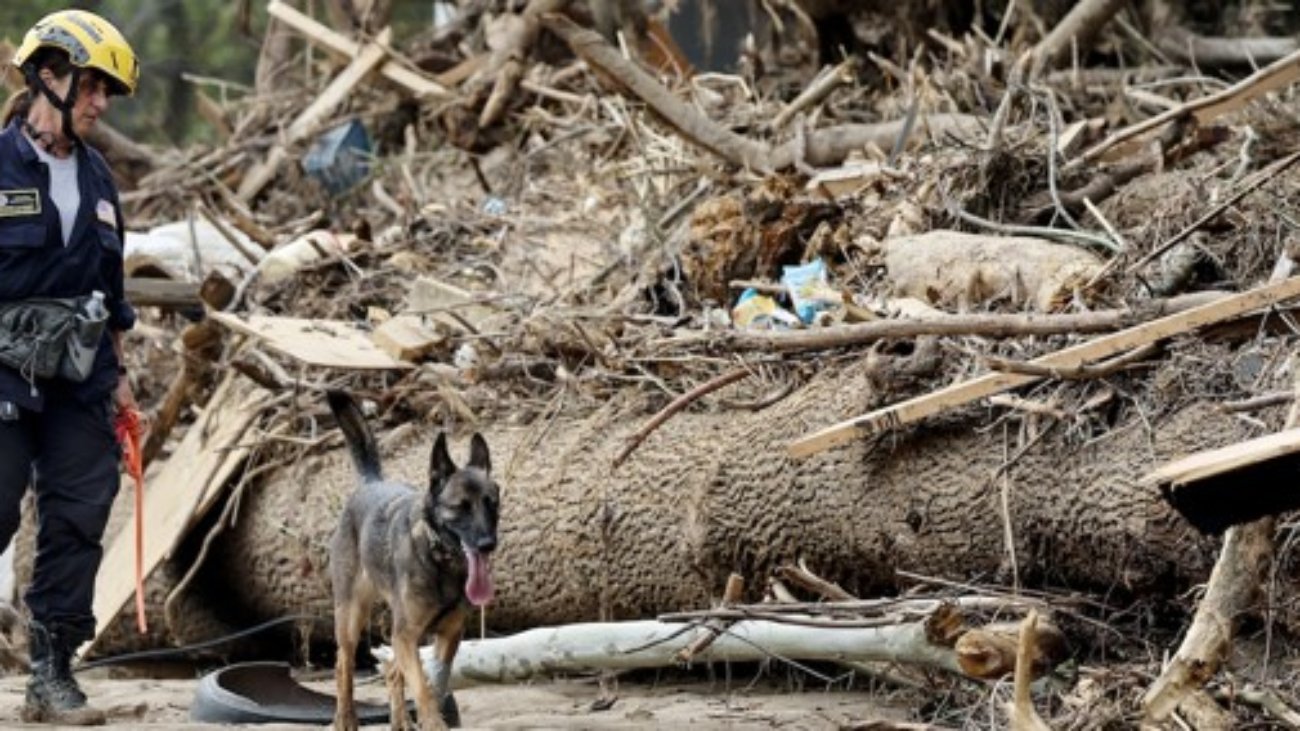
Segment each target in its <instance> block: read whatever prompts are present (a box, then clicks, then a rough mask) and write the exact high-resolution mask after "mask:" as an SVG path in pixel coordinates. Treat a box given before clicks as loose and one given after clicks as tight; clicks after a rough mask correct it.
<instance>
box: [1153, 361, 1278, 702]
mask: <svg viewBox="0 0 1300 731" xmlns="http://www.w3.org/2000/svg"><path fill="white" fill-rule="evenodd" d="M1291 366H1292V369H1293V379H1294V382H1293V386H1292V390H1293V391H1294V392H1295V393H1297V394H1300V371H1295V370H1294V369H1295V368H1296V367H1297V366H1300V359H1297V358H1292V359H1291ZM1298 425H1300V404H1296V403H1293V404H1292V407H1291V410H1290V412H1289V413H1288V414H1287V418H1286V424H1285V426H1286V427H1288V428H1294V427H1296V426H1298ZM1276 528H1277V518H1275V517H1273V516H1268V517H1265V518H1261V519H1259V520H1256V521H1254V522H1251V523H1246V524H1244V525H1237V526H1233V527H1232V528H1229V529H1228V532H1227V533H1226V534H1225V535H1224V538H1223V548H1222V549H1221V550H1220V552H1219V559H1218V561H1216V562H1215V564H1214V570H1213V571H1212V572H1211V573H1210V580H1209V582H1208V583H1207V584H1206V587H1205V595H1204V596H1203V597H1202V598H1201V601H1200V604H1198V605H1197V607H1196V614H1195V616H1193V618H1192V624H1191V626H1190V627H1189V628H1188V630H1187V635H1186V636H1185V637H1184V638H1183V641H1182V644H1180V645H1179V646H1178V651H1177V652H1175V653H1174V657H1173V660H1171V661H1170V662H1169V664H1168V665H1167V666H1166V667H1165V669H1164V671H1163V672H1162V673H1161V674H1160V677H1159V678H1157V679H1156V681H1155V682H1154V683H1152V684H1151V687H1150V689H1148V690H1147V692H1146V695H1144V696H1143V698H1142V706H1143V709H1144V711H1145V714H1146V717H1147V719H1149V720H1151V721H1155V722H1159V721H1161V720H1164V719H1165V718H1168V717H1169V715H1170V714H1171V713H1173V712H1174V710H1175V709H1177V708H1179V707H1181V706H1182V705H1183V704H1184V703H1186V702H1187V701H1188V700H1189V699H1197V700H1199V701H1202V705H1204V703H1203V701H1208V702H1209V703H1210V704H1213V701H1212V700H1210V699H1209V698H1208V696H1206V694H1205V691H1204V690H1202V687H1203V686H1204V685H1205V684H1206V683H1207V682H1209V680H1210V679H1211V678H1213V677H1214V675H1215V673H1217V672H1218V671H1219V667H1220V666H1221V665H1222V664H1223V663H1224V662H1226V661H1227V659H1228V653H1229V651H1230V650H1231V648H1232V635H1233V632H1234V631H1235V628H1236V627H1237V624H1238V619H1239V618H1240V617H1242V616H1243V615H1245V614H1246V613H1248V612H1250V611H1252V610H1253V609H1254V608H1255V603H1256V600H1257V598H1258V597H1259V595H1260V592H1261V588H1262V587H1263V586H1264V585H1265V583H1266V582H1267V580H1268V574H1269V569H1270V568H1271V567H1272V565H1273V560H1274V546H1273V538H1274V533H1275V531H1276ZM1197 700H1194V701H1193V702H1194V703H1195V702H1197Z"/></svg>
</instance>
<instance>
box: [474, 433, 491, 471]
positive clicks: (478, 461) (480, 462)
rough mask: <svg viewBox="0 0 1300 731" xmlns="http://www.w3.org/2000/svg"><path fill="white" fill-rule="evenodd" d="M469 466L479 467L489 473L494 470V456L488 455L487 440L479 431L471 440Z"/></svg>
mask: <svg viewBox="0 0 1300 731" xmlns="http://www.w3.org/2000/svg"><path fill="white" fill-rule="evenodd" d="M469 466H470V467H477V468H479V469H481V470H483V472H484V473H487V474H490V473H491V472H492V457H491V456H489V455H488V445H487V440H486V439H484V438H483V435H482V434H479V433H477V432H476V433H475V434H474V437H473V438H472V439H470V440H469Z"/></svg>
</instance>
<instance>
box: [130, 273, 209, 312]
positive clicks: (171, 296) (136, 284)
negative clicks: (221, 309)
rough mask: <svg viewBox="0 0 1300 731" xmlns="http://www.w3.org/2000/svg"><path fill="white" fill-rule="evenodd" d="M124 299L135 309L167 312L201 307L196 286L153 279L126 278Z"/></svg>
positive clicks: (201, 302)
mask: <svg viewBox="0 0 1300 731" xmlns="http://www.w3.org/2000/svg"><path fill="white" fill-rule="evenodd" d="M126 299H127V301H128V302H130V303H131V304H132V305H134V306H136V307H161V308H163V309H167V310H179V309H183V308H186V307H202V306H203V300H202V299H200V298H199V285H198V284H195V283H194V282H177V281H174V280H171V279H157V278H153V277H127V279H126Z"/></svg>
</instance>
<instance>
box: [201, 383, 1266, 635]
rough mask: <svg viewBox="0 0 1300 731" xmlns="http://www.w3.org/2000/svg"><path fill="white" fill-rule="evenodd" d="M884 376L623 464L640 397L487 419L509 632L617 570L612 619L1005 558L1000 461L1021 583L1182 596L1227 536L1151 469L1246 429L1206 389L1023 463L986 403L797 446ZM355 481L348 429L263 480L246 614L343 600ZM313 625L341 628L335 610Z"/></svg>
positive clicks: (223, 578) (831, 389)
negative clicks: (498, 497)
mask: <svg viewBox="0 0 1300 731" xmlns="http://www.w3.org/2000/svg"><path fill="white" fill-rule="evenodd" d="M872 383H873V379H872V373H871V369H870V367H869V365H868V364H867V363H866V362H865V361H864V362H862V363H859V364H857V365H854V366H853V367H850V368H848V369H847V370H844V371H839V372H837V373H833V374H832V373H827V374H824V375H823V376H822V377H819V378H817V379H815V380H814V381H813V382H812V383H810V384H809V385H807V386H805V387H804V388H802V389H801V390H800V391H798V392H797V393H795V394H793V395H791V396H790V397H789V398H787V399H785V400H784V401H781V402H780V403H778V404H776V405H774V406H771V407H769V408H767V409H765V410H763V411H760V412H757V413H752V414H751V413H743V414H738V413H735V412H728V413H699V412H691V413H683V414H678V415H677V417H676V419H675V420H674V423H673V428H672V429H671V430H660V431H657V432H655V433H654V434H651V435H650V436H649V437H648V438H647V439H646V441H645V443H644V444H642V445H641V448H640V449H639V450H638V451H637V452H636V453H635V454H634V455H632V457H631V458H629V459H628V460H627V462H626V463H624V464H623V465H622V466H621V467H620V468H619V471H618V472H617V473H616V474H611V473H610V470H609V468H608V465H609V463H610V460H611V459H612V458H613V456H614V455H615V454H616V453H617V452H618V450H619V449H620V448H621V447H622V446H623V444H624V439H625V438H626V437H627V436H628V435H629V434H631V433H633V432H634V431H635V429H636V428H637V427H638V426H639V424H640V423H641V421H642V419H643V418H644V415H643V414H642V413H640V412H637V413H635V414H627V415H624V416H617V415H615V414H616V411H617V410H616V409H614V408H610V409H606V410H604V411H603V412H601V414H600V415H597V416H594V417H591V418H589V419H586V420H584V421H568V422H560V423H556V424H554V425H552V427H551V428H550V429H548V430H546V432H545V436H544V437H542V438H541V441H540V442H535V441H534V439H535V437H534V436H533V433H534V430H532V429H528V428H499V429H495V430H489V431H487V432H486V436H487V438H488V440H489V443H490V444H491V446H492V451H493V463H494V464H495V465H497V472H496V474H495V476H496V478H497V479H498V480H499V481H500V483H501V484H502V486H503V488H502V489H503V498H502V514H501V527H500V537H501V547H500V549H499V551H498V553H497V556H496V557H495V559H494V568H495V572H496V580H497V586H498V594H497V602H496V603H495V604H494V605H493V606H492V607H490V608H489V609H488V610H487V615H486V620H487V623H488V624H489V625H490V626H491V627H493V628H494V629H497V630H501V631H509V630H519V629H526V628H531V627H537V626H541V625H551V624H565V623H572V622H581V621H591V620H594V619H597V618H600V617H601V613H600V612H601V609H602V607H601V604H600V597H601V594H602V591H603V588H602V587H603V586H607V587H608V591H607V592H606V593H607V595H608V597H609V598H610V599H611V602H610V606H609V610H610V612H611V615H610V618H611V619H640V618H646V617H652V616H656V615H658V614H660V613H662V612H666V611H674V610H679V609H698V608H700V607H705V606H708V605H709V603H710V599H711V597H712V596H713V594H714V593H715V592H716V591H717V587H719V586H721V585H722V584H723V583H724V582H725V581H726V578H727V577H728V576H729V575H730V574H731V573H733V572H734V573H738V574H740V575H742V576H744V577H746V578H747V580H748V582H747V583H748V584H749V586H751V587H754V586H758V587H761V586H762V585H763V583H764V581H763V580H764V579H765V578H766V577H767V576H769V575H770V574H771V573H772V572H773V571H774V570H775V569H776V568H777V567H779V566H780V565H782V564H784V563H787V562H791V561H795V560H798V559H803V560H804V561H806V563H807V565H808V566H809V568H810V569H812V570H814V571H816V572H817V573H818V575H820V576H823V577H825V578H826V579H827V580H830V581H835V582H836V583H838V584H839V585H840V586H842V587H843V588H844V589H845V590H846V591H848V592H850V593H851V594H854V595H856V596H873V595H876V594H877V593H879V592H886V593H895V591H894V590H895V589H897V588H898V579H897V577H896V575H895V570H896V569H897V568H900V567H901V568H907V569H909V570H912V571H917V572H922V573H925V574H927V575H935V576H943V577H954V578H958V579H964V578H966V577H969V576H983V577H989V576H997V575H998V574H999V571H1001V570H1009V566H1006V565H1004V562H1005V556H1006V547H1005V543H1004V540H1005V539H1004V535H1005V533H1004V528H1003V524H1002V512H1001V507H1000V505H1001V503H1000V499H999V496H1000V490H999V486H1000V481H999V479H995V477H996V476H998V475H999V471H1000V470H1003V469H1004V468H1005V469H1006V471H1007V474H1008V476H1009V479H1010V484H1011V486H1012V487H1011V493H1010V498H1009V513H1010V516H1011V522H1012V532H1013V534H1014V536H1015V544H1016V555H1017V557H1018V566H1019V572H1020V578H1021V581H1022V582H1023V583H1024V584H1026V585H1033V584H1034V583H1036V582H1042V581H1045V580H1048V579H1050V580H1051V582H1052V583H1053V584H1055V585H1061V584H1062V583H1065V584H1069V585H1070V586H1073V587H1075V588H1077V589H1079V590H1083V589H1084V588H1086V587H1094V588H1097V589H1098V590H1102V591H1112V590H1116V591H1128V592H1133V593H1142V594H1147V595H1165V596H1168V595H1171V594H1172V593H1174V592H1177V591H1179V590H1181V589H1183V588H1185V587H1186V586H1188V585H1189V584H1190V583H1192V582H1193V581H1199V580H1201V579H1202V577H1204V576H1205V575H1206V573H1207V572H1208V571H1209V569H1210V567H1211V565H1212V562H1213V558H1214V542H1213V541H1212V540H1209V539H1206V538H1203V537H1200V536H1198V535H1196V534H1195V533H1194V532H1193V531H1192V530H1191V529H1190V528H1189V527H1188V526H1187V525H1186V523H1185V522H1183V521H1182V520H1180V519H1179V517H1178V516H1177V515H1176V514H1174V513H1173V512H1172V511H1171V510H1170V509H1169V508H1168V507H1167V506H1166V505H1165V504H1164V503H1163V502H1162V501H1161V499H1160V497H1159V495H1158V492H1157V491H1156V490H1155V489H1148V488H1144V487H1141V486H1139V485H1138V484H1137V477H1138V476H1140V475H1142V474H1144V473H1146V472H1147V471H1149V470H1150V469H1151V468H1152V467H1153V466H1155V465H1157V464H1161V463H1162V462H1163V461H1165V460H1167V459H1169V458H1172V457H1174V456H1176V455H1180V454H1185V453H1187V452H1191V451H1195V450H1197V449H1199V448H1202V447H1206V446H1219V445H1222V444H1225V443H1228V442H1230V441H1234V440H1237V439H1240V438H1242V437H1243V436H1244V435H1245V434H1246V429H1247V428H1248V427H1246V426H1244V425H1242V424H1240V423H1239V422H1238V421H1237V420H1235V419H1233V418H1232V417H1231V416H1230V415H1225V414H1222V413H1220V412H1219V411H1218V410H1217V409H1215V408H1214V407H1213V405H1212V404H1209V403H1196V404H1193V405H1191V406H1189V407H1187V408H1184V409H1182V410H1180V411H1176V412H1173V413H1167V414H1150V415H1148V419H1149V420H1150V421H1149V424H1150V426H1149V428H1150V429H1151V431H1147V429H1146V428H1144V427H1143V426H1142V425H1141V423H1140V422H1139V423H1136V424H1134V425H1133V426H1131V427H1128V428H1122V429H1116V430H1114V431H1113V432H1111V433H1110V434H1108V435H1106V436H1104V437H1101V438H1098V439H1095V440H1094V441H1091V442H1086V443H1078V442H1071V441H1067V439H1066V438H1065V437H1055V438H1053V437H1052V436H1050V435H1049V436H1048V437H1046V438H1043V439H1042V440H1041V441H1040V442H1039V443H1037V445H1036V446H1035V447H1034V448H1032V449H1028V450H1026V451H1025V453H1024V454H1023V455H1022V456H1020V457H1019V459H1018V461H1016V462H1015V463H1014V464H1012V465H1010V466H1004V463H1003V459H1002V454H1003V453H1004V452H1003V446H1004V445H1003V444H1002V440H1001V437H1000V436H999V435H1000V432H998V430H992V431H995V432H997V433H980V432H979V431H977V430H975V429H973V428H972V427H973V426H975V425H976V424H977V423H981V422H982V420H981V419H979V418H978V416H975V417H972V412H971V411H969V410H966V411H960V412H957V413H953V414H948V415H947V416H945V417H944V419H943V420H942V421H941V422H940V423H938V424H934V425H927V426H926V427H924V428H921V429H917V430H914V431H912V432H910V433H901V434H895V435H893V436H891V437H889V438H887V439H884V440H880V441H877V442H869V441H857V442H852V443H850V444H848V445H846V446H845V447H843V448H840V449H836V450H833V451H830V452H826V453H823V454H820V455H817V456H814V457H812V458H810V459H807V460H803V461H799V462H793V461H791V460H789V459H788V458H787V457H786V456H785V453H784V450H783V447H784V445H785V444H787V443H788V442H789V441H790V440H792V439H794V438H795V437H798V436H800V435H802V434H804V433H805V432H806V431H807V429H809V428H816V427H818V426H820V425H823V424H829V423H833V422H835V421H836V420H838V419H841V418H844V417H845V416H849V415H852V414H856V413H861V412H862V411H863V410H864V409H866V408H869V407H870V406H872V405H874V404H878V403H879V402H880V400H882V399H884V398H887V397H888V398H893V397H895V396H896V394H888V395H886V394H882V393H879V392H875V391H874V389H873V386H872ZM730 388H736V387H735V386H733V387H730ZM726 394H727V390H726V389H724V390H723V391H720V392H719V395H720V397H725V395H726ZM431 441H432V434H417V435H413V436H408V437H407V441H406V442H404V443H400V444H398V445H395V451H392V452H388V453H386V454H385V455H384V460H385V472H386V474H387V475H389V476H390V477H392V478H396V479H403V480H405V481H407V482H410V483H413V484H423V483H424V482H425V480H426V479H427V475H426V470H427V464H428V449H429V444H430V442H431ZM459 441H460V440H456V441H455V442H454V443H456V444H458V443H459ZM462 448H463V447H462ZM355 484H356V479H355V476H354V475H353V473H352V468H351V465H350V464H349V462H348V459H347V456H346V455H345V454H344V453H343V450H341V449H340V450H338V451H337V452H333V453H330V454H327V455H323V456H321V457H319V458H316V459H312V460H309V461H306V462H304V463H302V464H300V465H297V466H292V467H286V468H285V469H284V470H283V472H281V473H280V474H279V475H278V476H276V477H274V478H273V479H271V480H269V481H268V482H267V483H265V484H263V485H262V486H261V487H260V488H259V489H255V490H250V491H248V492H247V493H246V494H245V495H244V496H243V505H242V508H241V514H240V516H239V519H238V522H237V524H236V525H235V526H234V527H233V529H232V530H231V532H230V533H228V534H227V535H226V536H225V537H223V538H222V539H221V540H222V545H221V546H220V547H219V548H220V550H219V553H220V555H219V556H216V557H214V558H216V559H217V562H218V565H217V566H216V567H214V570H215V572H216V575H215V576H214V579H213V581H212V583H213V584H214V585H219V586H239V587H241V595H240V596H239V597H238V598H237V599H238V601H239V602H240V603H241V605H242V606H241V611H243V612H244V613H245V617H246V618H250V619H251V618H255V617H274V616H281V615H283V614H286V613H296V612H304V611H306V612H314V613H318V614H320V615H321V616H329V615H330V613H331V611H332V610H331V607H330V599H329V588H328V579H327V576H326V574H325V572H324V569H325V567H326V565H327V562H328V558H327V548H326V547H327V545H328V543H329V536H330V534H331V532H332V531H333V529H334V525H335V522H336V521H337V516H338V509H339V505H341V504H342V501H343V500H344V499H345V497H346V496H347V495H348V494H349V493H350V492H351V491H352V490H353V489H354V488H355ZM1117 587H1118V588H1117ZM748 598H749V599H755V598H757V597H748ZM227 599H228V600H229V597H227ZM379 614H382V613H379ZM317 632H318V634H317V637H319V638H320V639H321V640H323V641H328V640H329V632H328V628H327V627H326V626H325V625H322V626H321V627H320V628H319V629H318V630H317Z"/></svg>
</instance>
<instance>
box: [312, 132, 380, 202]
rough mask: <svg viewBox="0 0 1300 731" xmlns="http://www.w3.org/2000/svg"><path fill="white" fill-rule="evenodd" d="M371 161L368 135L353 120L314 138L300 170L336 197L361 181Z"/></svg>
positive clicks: (367, 173) (372, 156) (368, 169)
mask: <svg viewBox="0 0 1300 731" xmlns="http://www.w3.org/2000/svg"><path fill="white" fill-rule="evenodd" d="M373 160H374V155H373V154H372V150H371V144H370V135H369V134H368V133H367V132H366V127H365V125H363V124H361V122H360V120H356V119H354V120H352V121H350V122H345V123H343V124H341V125H339V126H337V127H334V128H333V129H331V130H329V131H328V132H325V133H324V134H322V135H321V136H320V137H318V138H316V141H315V142H314V143H313V144H312V146H311V149H310V150H308V151H307V154H306V156H304V157H303V159H302V169H303V171H305V172H306V173H307V174H308V175H310V176H311V177H312V178H314V179H316V180H317V181H318V182H320V184H321V185H322V186H324V188H325V190H327V191H329V193H330V194H331V195H336V196H337V195H340V194H342V193H345V192H347V191H348V190H351V189H352V188H353V187H355V186H356V185H357V184H358V183H360V182H361V181H362V180H364V179H365V177H366V176H367V175H369V174H370V167H371V164H372V163H373Z"/></svg>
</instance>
